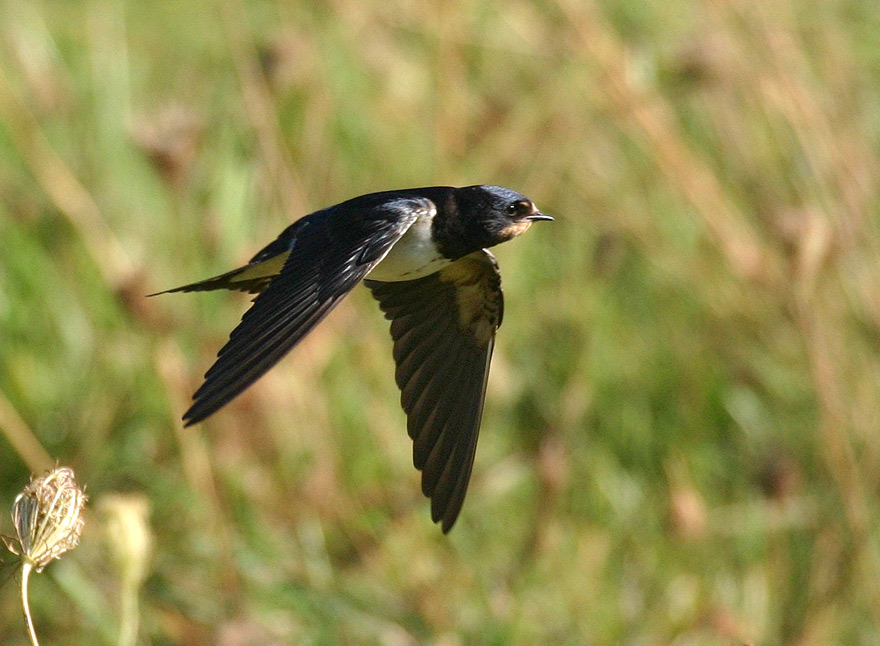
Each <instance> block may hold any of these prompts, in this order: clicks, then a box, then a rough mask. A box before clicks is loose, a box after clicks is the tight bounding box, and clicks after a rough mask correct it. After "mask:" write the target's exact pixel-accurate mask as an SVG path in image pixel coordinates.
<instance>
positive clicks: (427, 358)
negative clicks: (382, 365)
mask: <svg viewBox="0 0 880 646" xmlns="http://www.w3.org/2000/svg"><path fill="white" fill-rule="evenodd" d="M364 284H365V285H366V286H367V287H369V288H370V290H371V291H372V293H373V296H374V297H375V298H376V300H378V301H379V306H380V307H381V308H382V311H383V312H385V316H386V318H388V319H390V320H391V337H392V338H393V339H394V362H395V364H396V365H397V372H396V378H397V385H398V386H399V387H400V390H401V397H400V400H401V404H402V405H403V409H404V411H405V412H406V415H407V431H408V432H409V436H410V437H411V438H412V440H413V462H414V464H415V466H416V468H417V469H419V470H420V471H421V472H422V492H423V493H424V494H425V495H426V496H428V497H429V498H430V499H431V518H432V519H433V520H434V522H435V523H436V522H441V521H442V523H443V525H442V527H443V531H444V532H448V531H449V530H450V529H451V528H452V525H453V523H455V519H456V518H457V517H458V513H459V511H460V510H461V506H462V503H463V502H464V496H465V492H466V491H467V486H468V481H469V480H470V475H471V468H472V467H473V463H474V453H475V452H476V448H477V436H478V434H479V431H480V418H481V417H482V413H483V400H484V399H485V396H486V380H487V378H488V376H489V361H490V359H491V358H492V348H493V345H494V343H495V330H497V329H498V326H499V325H501V318H502V315H503V310H504V299H503V296H502V293H501V275H500V274H499V273H498V265H497V263H496V262H495V257H494V256H493V255H492V254H491V253H489V252H488V251H486V250H481V251H477V252H476V253H472V254H470V255H468V256H465V257H463V258H461V259H459V260H457V261H455V262H453V263H452V264H450V265H448V266H447V267H445V268H444V269H442V270H440V271H438V272H437V273H434V274H431V275H430V276H425V277H423V278H418V279H416V280H410V281H404V282H379V281H375V280H369V279H367V280H365V281H364Z"/></svg>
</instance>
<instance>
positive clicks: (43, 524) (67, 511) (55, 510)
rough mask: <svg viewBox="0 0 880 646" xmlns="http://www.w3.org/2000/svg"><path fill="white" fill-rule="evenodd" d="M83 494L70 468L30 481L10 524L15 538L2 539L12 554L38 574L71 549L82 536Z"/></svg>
mask: <svg viewBox="0 0 880 646" xmlns="http://www.w3.org/2000/svg"><path fill="white" fill-rule="evenodd" d="M86 499H87V497H86V495H85V493H83V491H82V490H81V489H80V488H79V487H78V486H77V484H76V480H75V479H74V475H73V469H69V468H68V467H58V468H55V469H53V470H52V471H49V472H48V473H47V474H46V475H45V476H43V477H42V478H37V479H35V480H31V482H30V484H28V485H27V486H26V487H25V488H24V491H22V492H21V493H20V494H19V495H18V497H17V498H16V499H15V505H14V506H13V508H12V522H13V523H14V524H15V534H16V536H15V538H6V537H4V538H3V542H4V543H6V547H7V548H8V549H9V551H10V552H12V553H13V554H17V555H19V556H21V558H22V560H23V561H24V562H25V563H27V564H29V565H31V566H32V567H33V568H34V569H35V570H36V571H37V572H40V571H42V569H43V568H44V567H46V565H47V564H48V563H49V562H50V561H52V560H54V559H56V558H58V557H59V556H61V555H62V554H64V553H65V552H66V551H68V550H72V549H73V548H74V547H76V545H77V543H79V537H80V534H82V528H83V518H82V510H83V506H84V505H85V503H86Z"/></svg>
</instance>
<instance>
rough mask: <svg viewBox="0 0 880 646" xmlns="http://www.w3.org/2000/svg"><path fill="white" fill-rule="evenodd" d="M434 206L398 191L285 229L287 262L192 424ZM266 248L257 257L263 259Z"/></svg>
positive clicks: (244, 323) (268, 361)
mask: <svg viewBox="0 0 880 646" xmlns="http://www.w3.org/2000/svg"><path fill="white" fill-rule="evenodd" d="M434 209H435V206H434V204H433V203H432V202H431V201H430V200H427V199H423V198H397V199H392V200H388V201H386V202H382V203H380V204H378V205H375V206H372V207H370V208H359V209H356V210H355V209H352V208H348V209H335V208H331V209H327V210H325V211H319V212H317V213H314V214H312V215H311V216H307V217H306V218H304V219H302V220H300V221H298V222H297V223H295V225H294V226H292V227H290V228H289V229H288V230H287V231H285V232H284V233H283V234H282V237H283V238H286V245H285V246H286V250H284V251H283V252H282V250H281V249H278V252H279V254H280V253H287V254H288V255H287V258H286V259H285V261H284V265H283V266H282V267H281V270H280V272H279V273H278V275H277V276H276V277H274V278H272V280H271V282H270V283H269V285H268V286H267V287H266V288H265V289H264V290H263V291H262V292H261V293H260V294H259V296H257V298H256V299H254V304H253V305H252V306H251V308H250V309H249V310H248V311H247V312H245V314H244V316H243V317H242V319H241V323H239V324H238V326H237V327H236V328H235V329H234V330H233V331H232V334H231V335H230V336H229V341H228V342H227V343H226V345H225V346H223V348H221V350H220V352H219V353H218V355H217V361H216V362H215V363H214V365H213V366H211V368H210V369H209V370H208V372H207V373H205V382H204V383H203V384H202V386H201V387H200V388H199V389H198V390H197V391H196V393H195V395H193V404H192V406H191V407H190V409H189V410H188V411H187V412H186V413H185V414H184V416H183V419H184V421H185V422H186V425H187V426H190V425H192V424H195V423H197V422H200V421H201V420H203V419H205V418H206V417H207V416H208V415H210V414H212V413H214V412H215V411H216V410H218V409H219V408H220V407H222V406H224V405H225V404H226V403H228V402H229V401H230V400H232V399H233V398H234V397H235V396H236V395H238V394H239V393H241V392H242V391H243V390H244V389H245V388H247V387H248V386H249V385H251V384H252V383H253V382H254V381H256V380H257V379H258V378H259V377H260V376H262V375H263V374H264V373H265V372H266V371H267V370H268V369H269V368H271V367H272V366H273V365H275V363H277V362H278V360H279V359H281V357H283V356H284V355H285V354H286V353H287V352H288V351H289V350H290V349H291V348H292V347H293V346H294V345H295V344H296V343H297V342H298V341H299V340H300V339H302V338H303V337H304V336H305V335H306V334H308V332H309V331H310V330H311V329H312V328H313V327H315V325H317V324H318V323H319V322H320V321H321V320H322V319H323V318H324V317H325V316H327V314H328V313H329V312H330V311H331V310H332V309H333V307H335V306H336V304H337V303H338V302H339V301H340V299H342V297H343V296H345V295H346V294H348V292H349V291H351V289H352V288H353V287H354V286H355V285H357V284H358V283H359V282H360V281H361V279H363V277H364V276H365V275H366V274H367V273H368V272H369V271H370V270H371V269H372V268H373V267H374V266H375V265H376V264H377V263H378V262H379V261H381V260H382V258H384V257H385V255H386V254H387V253H388V251H389V250H390V249H391V247H392V246H393V245H394V243H395V242H397V241H398V240H399V239H400V237H401V236H402V235H403V234H404V233H405V232H406V230H407V229H408V228H409V227H410V225H412V223H413V222H415V220H416V219H417V218H418V217H419V216H420V215H430V213H431V212H432V211H433V210H434ZM280 240H281V238H279V241H280ZM273 244H274V243H273ZM270 247H272V245H270V246H269V247H267V249H269V248H270ZM261 255H264V254H262V252H261V254H258V256H257V257H255V258H254V261H257V262H260V256H261Z"/></svg>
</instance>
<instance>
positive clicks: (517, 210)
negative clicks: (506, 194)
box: [505, 200, 532, 216]
mask: <svg viewBox="0 0 880 646" xmlns="http://www.w3.org/2000/svg"><path fill="white" fill-rule="evenodd" d="M531 209H532V207H531V205H530V204H529V203H528V202H524V201H523V200H519V201H517V202H511V203H510V204H508V205H507V208H506V209H505V211H507V215H510V216H514V215H525V214H527V213H531Z"/></svg>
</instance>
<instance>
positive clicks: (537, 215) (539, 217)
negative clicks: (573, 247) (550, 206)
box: [526, 211, 553, 222]
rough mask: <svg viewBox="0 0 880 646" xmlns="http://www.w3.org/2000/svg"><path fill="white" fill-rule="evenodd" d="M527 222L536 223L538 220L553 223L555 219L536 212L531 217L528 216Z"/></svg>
mask: <svg viewBox="0 0 880 646" xmlns="http://www.w3.org/2000/svg"><path fill="white" fill-rule="evenodd" d="M526 220H529V221H531V222H535V221H537V220H547V221H548V222H553V217H552V216H549V215H547V214H546V213H541V212H540V211H536V212H534V213H532V214H531V215H527V216H526Z"/></svg>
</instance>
